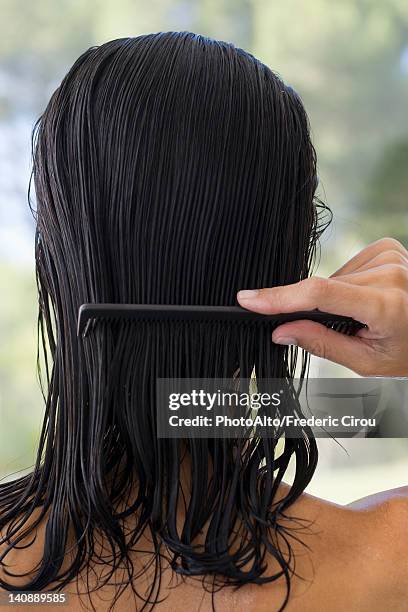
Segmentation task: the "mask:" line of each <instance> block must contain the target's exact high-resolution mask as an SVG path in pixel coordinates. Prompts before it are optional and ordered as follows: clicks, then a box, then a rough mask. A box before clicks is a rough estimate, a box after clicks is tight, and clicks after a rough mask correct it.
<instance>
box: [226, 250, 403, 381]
mask: <svg viewBox="0 0 408 612" xmlns="http://www.w3.org/2000/svg"><path fill="white" fill-rule="evenodd" d="M238 301H239V303H240V305H241V306H242V307H243V308H247V309H248V310H253V311H254V312H259V313H264V314H277V313H280V312H282V313H286V312H295V311H297V310H313V309H314V308H318V309H319V310H322V311H326V312H331V313H333V314H339V315H345V316H349V317H353V318H354V319H357V320H358V321H361V322H362V323H365V324H366V325H367V328H365V329H361V330H360V331H359V332H358V333H357V334H356V336H346V335H344V334H340V333H338V332H336V331H333V330H332V329H328V328H326V327H325V326H324V325H321V324H320V323H316V322H314V321H294V322H291V323H285V324H283V325H280V326H279V327H277V328H276V329H275V331H274V332H273V334H272V340H273V342H275V343H276V344H286V345H291V344H292V345H298V346H300V347H302V348H304V349H305V350H306V351H308V352H309V353H311V354H312V355H317V356H318V357H324V358H325V359H329V360H330V361H334V362H335V363H339V364H341V365H344V366H346V367H348V368H350V369H351V370H354V371H355V372H356V373H357V374H361V375H363V376H408V251H407V250H406V249H405V248H404V247H403V246H402V244H400V243H399V242H398V241H397V240H394V239H393V238H383V239H381V240H378V241H376V242H374V243H372V244H370V245H369V246H367V247H366V248H365V249H363V250H362V251H360V253H358V254H357V255H355V257H353V258H352V259H350V261H348V262H347V263H345V264H344V266H342V267H341V268H340V269H339V270H337V272H335V273H334V274H332V275H331V276H330V277H329V278H320V277H317V276H315V277H313V276H312V277H310V278H308V279H306V280H303V281H300V282H298V283H295V284H293V285H285V286H279V287H273V288H271V289H259V290H254V291H240V292H239V293H238Z"/></svg>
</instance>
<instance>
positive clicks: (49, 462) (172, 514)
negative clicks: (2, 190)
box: [0, 32, 407, 610]
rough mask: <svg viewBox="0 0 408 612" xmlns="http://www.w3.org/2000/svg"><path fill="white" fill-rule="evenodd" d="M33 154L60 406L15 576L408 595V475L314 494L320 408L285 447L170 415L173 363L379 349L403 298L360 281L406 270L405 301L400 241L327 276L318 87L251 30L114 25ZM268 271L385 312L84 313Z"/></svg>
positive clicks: (169, 597) (289, 599) (332, 601)
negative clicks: (309, 315) (80, 327)
mask: <svg viewBox="0 0 408 612" xmlns="http://www.w3.org/2000/svg"><path fill="white" fill-rule="evenodd" d="M33 174H34V184H35V190H36V197H37V209H36V212H35V217H36V223H37V232H36V264H37V268H36V269H37V280H38V289H39V337H40V339H41V344H42V349H43V356H44V358H45V363H46V381H44V383H45V384H44V398H45V401H46V412H45V418H44V425H43V429H42V433H41V438H40V443H39V449H38V458H37V462H36V465H35V467H34V469H33V471H32V472H31V473H30V474H29V475H27V476H24V477H21V478H19V479H16V480H13V481H11V482H9V483H6V484H3V485H1V489H0V512H1V515H0V528H1V530H2V535H3V540H2V562H3V569H2V572H1V576H0V578H1V582H0V585H1V587H2V589H3V590H5V591H8V592H11V591H12V590H13V589H14V590H29V591H35V592H38V591H40V592H44V591H47V590H50V589H54V590H55V589H57V590H58V589H59V591H62V592H64V593H69V594H70V603H69V605H70V607H71V608H72V609H80V605H81V601H83V604H84V606H85V608H90V607H92V606H94V608H95V609H97V610H105V609H110V608H111V607H113V606H114V607H115V609H118V610H129V609H142V608H149V609H150V608H152V607H155V606H157V607H159V608H160V609H162V610H178V609H180V608H181V607H187V608H188V609H191V610H195V609H197V610H198V609H201V610H206V609H211V608H212V607H214V606H215V607H216V608H218V609H221V610H229V609H232V608H234V609H253V610H271V609H273V610H282V609H283V608H284V607H287V609H288V610H296V609H299V606H300V607H301V609H310V610H316V609H326V607H327V606H329V605H330V606H331V607H333V608H334V609H339V610H340V609H341V610H344V609H356V610H357V609H358V610H362V609H365V608H367V609H368V608H370V609H371V610H372V609H381V610H382V609H383V608H384V605H385V602H386V601H390V598H391V597H392V598H393V599H392V602H393V605H394V609H403V608H402V606H403V605H405V603H404V602H405V595H406V592H405V587H404V588H403V587H401V585H402V584H404V580H405V578H406V568H405V569H404V567H403V565H402V564H401V562H400V559H399V556H398V555H399V554H400V552H402V551H403V550H404V544H405V542H404V535H403V530H401V527H400V525H401V520H402V519H403V517H404V513H406V512H407V511H406V505H405V497H404V492H396V493H395V494H391V496H386V497H385V498H384V500H385V501H383V500H380V501H378V500H377V499H375V500H372V501H371V502H370V501H367V502H364V503H363V505H361V504H359V505H357V506H355V507H353V508H341V507H338V506H335V505H332V504H329V503H327V502H323V501H320V500H317V499H314V498H312V497H310V496H307V495H305V494H304V493H303V491H304V489H305V488H306V486H307V485H308V483H309V482H310V479H311V478H312V476H313V473H314V470H315V466H316V462H317V447H316V443H315V440H314V438H313V435H312V433H311V431H310V430H308V429H305V430H304V431H303V432H302V435H301V436H300V437H299V438H298V439H291V438H287V439H286V441H285V444H284V449H283V452H282V449H281V447H280V444H279V440H278V439H277V438H274V437H270V438H265V439H250V440H244V441H242V440H236V439H234V440H208V439H190V438H189V439H183V440H177V439H176V440H167V439H159V438H158V437H157V436H156V408H157V407H156V400H155V394H154V386H155V382H156V379H157V378H158V377H174V378H183V377H195V376H196V377H198V376H200V377H204V376H205V377H207V378H211V377H229V376H233V375H235V376H237V373H238V374H239V376H241V377H244V378H245V377H248V376H250V375H251V373H252V372H253V371H255V373H256V376H257V377H259V378H260V379H262V377H265V378H273V377H286V378H289V379H290V378H292V377H293V376H294V373H295V367H296V360H297V348H296V347H292V348H290V349H287V348H286V346H284V345H285V344H296V343H297V344H299V345H302V342H303V344H305V345H306V344H307V338H310V337H312V339H313V338H314V337H315V338H317V339H318V341H319V343H318V347H317V348H316V346H314V345H313V346H312V345H311V344H310V341H309V345H307V348H309V349H310V350H312V352H313V350H314V352H316V351H318V350H319V347H321V346H323V344H322V342H325V341H326V340H325V339H327V338H328V339H329V344H330V345H331V340H332V341H333V342H338V343H342V344H338V346H339V348H340V352H342V354H343V353H344V351H345V350H346V349H347V350H348V351H349V353H350V351H351V348H350V347H351V346H353V350H355V347H356V346H358V347H359V350H361V345H362V344H364V346H365V347H366V348H367V346H370V342H371V344H373V342H374V344H375V346H374V349H373V350H374V352H375V351H376V350H377V349H378V347H379V346H380V342H379V340H378V337H376V336H374V337H373V336H371V337H370V335H369V333H371V334H372V333H373V330H374V332H375V333H377V336H378V334H379V333H380V332H379V329H380V328H379V326H378V325H379V324H377V322H378V321H380V322H381V321H382V322H383V328H384V329H385V327H384V326H385V324H388V321H389V316H388V314H386V313H385V311H384V312H382V318H381V317H380V318H379V316H378V312H376V313H374V314H370V312H371V311H370V308H372V306H371V305H368V304H366V305H365V308H364V309H362V308H361V305H360V308H359V312H358V313H357V312H356V313H354V312H351V311H352V310H353V308H354V306H353V305H352V304H351V302H352V300H351V302H350V299H349V298H350V295H351V294H350V293H349V292H350V291H351V290H354V291H356V290H357V287H358V288H359V289H361V288H362V286H363V289H364V290H367V287H365V288H364V286H365V285H367V284H368V285H370V287H369V290H370V291H374V288H375V287H376V283H377V285H378V286H380V287H381V282H380V281H381V279H382V283H383V285H382V286H387V287H388V286H389V283H390V282H392V283H394V289H393V291H394V293H392V297H393V299H394V294H395V295H396V292H397V291H398V296H399V298H401V299H400V302H399V308H400V310H399V312H400V313H402V311H403V308H406V305H405V303H404V304H403V301H402V297H401V296H402V295H403V291H404V288H405V291H406V285H404V282H405V281H404V279H405V277H404V278H403V275H402V273H401V274H399V275H398V277H397V276H396V275H394V276H392V280H391V281H390V280H389V276H387V275H386V274H384V269H383V270H382V276H381V274H380V273H379V271H378V268H383V264H384V265H385V266H386V267H387V266H391V268H392V270H394V269H396V268H398V270H401V269H406V265H407V261H406V259H407V253H406V251H405V250H404V249H403V247H402V246H401V245H399V244H397V243H395V242H392V241H391V243H390V242H386V243H384V242H381V243H379V244H377V246H375V245H374V246H372V247H369V249H370V248H371V250H367V251H365V252H364V253H363V254H362V255H360V256H359V257H360V259H358V258H357V260H352V261H351V262H350V263H349V264H348V266H346V268H345V269H344V270H342V271H340V275H341V277H339V279H337V280H332V281H330V282H334V283H337V284H338V286H337V291H338V295H339V296H340V294H342V292H343V293H344V300H343V299H340V301H339V303H338V304H337V302H336V300H333V297H332V294H331V293H330V291H331V289H330V290H328V288H327V287H328V285H327V284H326V283H324V282H322V281H316V280H314V281H313V283H314V284H313V285H312V290H311V291H309V292H308V287H309V285H308V284H307V283H309V284H310V280H308V279H307V277H308V275H309V274H310V268H311V265H312V262H313V256H314V253H315V249H316V245H317V240H318V236H319V234H320V232H321V231H322V230H323V228H324V225H325V223H324V220H323V221H322V217H321V215H320V214H319V211H320V212H322V211H324V206H323V205H322V204H321V203H320V202H319V201H318V200H317V198H316V197H315V188H316V184H317V180H316V177H317V173H316V156H315V151H314V148H313V145H312V143H311V141H310V136H309V128H308V121H307V117H306V114H305V111H304V109H303V106H302V103H301V100H300V98H299V96H298V95H297V94H296V92H295V91H294V90H293V89H291V88H290V87H288V86H287V85H285V84H284V83H283V81H282V80H281V79H280V78H279V77H278V76H277V75H275V74H274V73H273V72H271V71H270V70H269V69H268V68H267V67H266V66H264V65H263V64H261V63H260V62H259V61H258V60H256V59H255V58H254V57H253V56H251V55H250V54H248V53H246V52H244V51H242V50H241V49H237V48H235V47H234V46H233V45H231V44H227V43H224V42H221V41H215V40H211V39H208V38H205V37H202V36H198V35H195V34H191V33H189V32H178V33H159V34H154V35H147V36H140V37H138V38H133V39H121V40H116V41H112V42H110V43H106V44H104V45H101V46H100V47H94V48H91V49H89V50H88V51H87V52H85V53H84V54H83V55H82V56H81V57H80V58H79V59H78V60H77V62H76V63H75V64H74V66H73V67H72V68H71V70H70V71H69V73H68V74H67V76H66V77H65V78H64V80H63V82H62V83H61V85H60V87H59V88H58V89H57V91H56V92H55V93H54V94H53V96H52V98H51V100H50V102H49V104H48V106H47V109H46V111H45V112H44V114H43V116H42V117H41V119H40V121H39V124H38V126H37V130H36V138H35V141H34V169H33ZM390 244H391V246H392V248H391V249H390V248H389V246H390ZM384 254H385V255H384ZM397 257H398V263H395V259H396V258H397ZM376 258H377V259H376ZM378 258H380V260H381V261H379V260H378ZM381 258H383V259H384V258H386V261H383V259H381ZM377 264H381V265H379V266H378V265H377ZM385 272H387V269H386V270H385ZM380 277H381V278H380ZM378 279H380V280H378ZM387 279H388V280H387ZM296 283H300V285H296ZM293 284H295V295H296V296H297V297H296V300H295V299H293V298H290V295H291V294H290V293H289V298H288V299H286V293H283V291H285V290H286V289H287V291H289V292H290V291H291V287H290V285H293ZM283 285H287V286H288V287H286V288H284V287H283ZM331 286H332V285H330V287H331ZM261 287H273V288H274V289H271V290H270V292H269V291H262V292H260V293H257V294H255V296H254V295H253V294H250V295H248V293H243V294H240V297H239V299H240V301H241V303H242V305H243V306H245V307H248V308H252V309H253V310H259V311H265V312H266V311H270V312H273V311H274V312H282V311H284V310H285V309H286V310H287V311H290V310H291V309H293V306H294V304H295V302H296V305H295V308H294V309H295V310H296V309H297V310H299V309H300V308H297V306H299V304H300V303H302V304H303V302H304V303H305V304H306V303H307V308H313V307H316V306H318V307H322V306H324V305H325V301H324V300H327V299H328V297H331V302H330V306H332V308H331V310H332V311H335V310H336V308H338V310H340V311H341V313H340V314H351V315H352V316H356V315H357V314H360V311H361V317H357V316H356V318H360V319H362V320H363V322H366V321H367V322H368V323H369V332H368V331H365V332H364V333H363V332H361V333H360V335H359V337H358V338H354V339H350V338H343V337H342V340H340V338H339V336H340V334H337V333H336V332H334V331H332V330H328V331H323V330H322V329H321V327H320V326H318V327H316V325H318V324H311V325H312V327H310V326H309V327H305V326H304V325H305V324H304V322H297V323H292V324H288V325H291V326H292V327H287V326H286V325H285V326H281V327H279V328H278V329H277V330H275V332H274V342H273V343H271V341H270V335H268V334H265V333H256V334H254V332H253V330H252V329H251V327H250V326H248V327H240V326H234V325H229V324H227V323H222V324H219V323H217V322H215V323H211V322H210V323H199V324H196V325H194V324H189V325H187V324H185V323H183V322H176V323H174V322H173V323H160V324H156V323H154V322H146V321H139V322H129V321H120V322H116V323H115V324H114V323H112V322H111V321H107V320H101V321H99V322H97V324H96V325H95V326H94V327H93V328H92V329H91V330H90V333H89V334H88V335H87V337H86V338H78V337H77V330H76V326H77V315H78V309H79V307H80V305H81V304H83V303H88V302H108V303H109V302H111V303H112V302H113V303H134V304H181V305H183V304H184V305H188V304H190V305H194V304H196V305H199V304H203V305H233V304H234V303H235V301H236V296H237V292H238V291H239V290H242V289H246V290H247V289H248V288H250V289H252V288H261ZM303 287H305V288H306V290H305V292H303V289H302V290H301V291H299V289H300V288H303ZM292 289H293V287H292ZM321 290H322V291H323V293H322V295H320V293H319V292H320V291H321ZM378 291H379V292H380V293H381V296H383V292H382V291H381V289H378ZM276 292H277V293H276ZM275 295H276V297H277V302H276V301H275ZM370 295H371V294H370ZM359 296H360V294H359ZM360 297H361V296H360ZM404 299H406V295H405V298H404ZM251 300H252V301H251ZM253 300H254V301H253ZM285 300H286V301H285ZM302 300H303V302H302ZM381 300H383V297H381ZM376 303H377V302H376ZM277 304H278V306H279V308H278V309H277V310H276V308H277ZM353 304H354V302H353ZM381 304H382V302H381ZM352 306H353V307H352ZM356 308H357V306H356ZM274 309H275V310H274ZM322 309H323V308H322ZM343 310H344V312H343ZM383 310H384V309H383ZM388 310H389V309H388ZM388 310H387V313H388ZM349 311H350V312H349ZM405 314H406V312H405ZM363 315H364V316H363ZM302 325H303V327H302ZM380 327H381V326H380ZM387 329H388V328H387ZM389 329H391V323H390V324H389ZM406 329H407V325H406V323H405V327H404V326H403V325H402V326H400V332H399V336H400V337H401V336H402V335H403V333H404V334H406ZM282 330H283V332H284V333H283V332H282ZM401 330H403V333H402V331H401ZM380 331H381V329H380ZM387 333H388V332H387ZM387 333H385V332H383V335H385V336H386V340H385V342H387V341H389V336H390V334H388V335H387ZM282 334H283V335H282ZM311 334H312V336H311ZM322 334H326V335H324V336H323V335H322ZM332 334H335V336H333V335H332ZM364 334H365V335H364ZM367 334H368V335H367ZM282 338H283V339H284V341H283V342H282ZM291 339H292V340H291ZM295 339H296V342H295V341H294V340H295ZM392 339H393V341H394V340H395V342H397V343H398V342H400V340H399V337H398V335H397V334H396V333H394V334H393V336H392ZM397 339H398V340H397ZM279 340H281V342H279ZM345 342H349V343H354V344H353V345H351V344H348V345H347V346H346V344H345ZM355 343H357V345H356V344H355ZM347 347H348V348H347ZM376 347H377V348H376ZM403 350H405V351H406V348H405V349H403V348H401V353H402V351H403ZM391 352H392V351H391ZM377 354H378V350H377ZM329 356H330V357H331V358H335V356H333V355H329ZM405 356H406V354H405ZM373 359H374V358H373ZM339 360H340V358H339ZM349 361H350V365H353V362H352V360H351V358H350V360H349ZM377 361H378V363H379V362H380V360H378V359H377ZM394 365H395V364H394ZM303 366H304V367H303V368H302V373H303V375H304V373H305V367H306V361H304V363H303ZM356 369H357V368H356ZM374 369H375V368H374ZM403 369H404V365H403V360H401V364H400V366H399V367H398V368H397V367H395V370H396V372H395V373H400V371H402V370H403ZM397 370H398V372H397ZM388 373H389V372H388ZM405 373H406V372H405ZM292 458H294V459H295V461H296V473H295V478H294V482H293V485H292V486H287V485H285V484H284V483H283V482H282V479H283V476H284V474H285V471H286V468H287V465H288V463H289V461H290V459H292ZM390 500H392V501H390ZM395 500H396V501H395ZM361 508H363V510H361ZM384 525H386V526H387V528H386V529H384ZM390 542H391V543H392V544H393V545H394V548H392V549H390V548H389V544H390ZM22 546H24V549H23V550H21V547H22ZM390 563H392V564H393V567H394V571H393V573H392V576H391V577H390V576H389V575H387V577H386V578H385V576H384V575H385V571H386V568H388V566H389V564H390ZM362 567H364V572H361V573H362V574H363V575H360V576H358V577H357V570H358V569H359V570H361V568H362ZM404 571H405V573H404ZM9 572H11V574H10V573H9ZM357 578H358V579H357ZM231 586H232V587H240V588H239V589H238V590H237V589H232V588H229V587H231ZM175 587H176V588H175ZM77 590H78V592H79V594H76V592H77Z"/></svg>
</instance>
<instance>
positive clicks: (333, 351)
mask: <svg viewBox="0 0 408 612" xmlns="http://www.w3.org/2000/svg"><path fill="white" fill-rule="evenodd" d="M272 341H273V342H275V344H285V345H291V344H292V345H293V344H295V345H297V346H300V347H301V348H303V349H305V350H306V351H308V352H309V353H311V354H312V355H316V356H317V357H322V358H324V359H329V360H330V361H333V362H334V363H338V364H340V365H343V366H346V367H348V368H350V369H351V370H353V371H354V372H356V373H357V374H361V375H364V374H365V373H366V372H370V371H371V370H372V362H373V361H374V355H373V349H372V348H371V347H370V345H369V344H367V342H366V341H365V340H364V339H363V338H358V337H356V336H353V337H351V336H345V335H343V334H339V333H338V332H335V331H333V330H332V329H328V328H327V327H325V326H324V325H320V324H319V323H316V322H314V321H294V322H292V323H285V324H283V325H280V326H279V327H277V328H276V329H275V331H274V332H273V334H272Z"/></svg>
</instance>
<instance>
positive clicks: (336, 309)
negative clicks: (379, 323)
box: [237, 276, 385, 325]
mask: <svg viewBox="0 0 408 612" xmlns="http://www.w3.org/2000/svg"><path fill="white" fill-rule="evenodd" d="M237 298H238V302H239V303H240V305H241V306H242V307H243V308H248V309H249V310H253V311H254V312H259V313H263V314H278V313H286V312H296V311H299V310H314V309H315V308H318V309H319V310H321V311H325V312H330V313H333V314H339V315H345V316H349V317H353V318H354V319H357V320H359V321H361V322H362V323H366V324H367V325H370V322H371V321H376V320H378V319H379V318H381V317H382V316H383V314H384V313H383V311H384V307H385V303H384V299H385V298H384V292H383V291H382V290H381V289H378V288H376V287H366V286H364V287H362V286H359V285H354V284H351V283H347V282H342V281H340V280H336V279H331V278H320V277H317V276H312V277H310V278H307V279H305V280H303V281H300V282H299V283H295V284H293V285H283V286H279V287H272V288H270V289H259V290H255V291H240V292H239V293H238V295H237Z"/></svg>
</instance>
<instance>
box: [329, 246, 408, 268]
mask: <svg viewBox="0 0 408 612" xmlns="http://www.w3.org/2000/svg"><path fill="white" fill-rule="evenodd" d="M389 252H393V253H394V254H395V253H396V254H398V255H400V256H402V257H404V258H406V259H407V260H408V251H407V249H406V248H405V247H404V246H403V245H402V244H401V243H400V242H398V240H395V238H381V240H376V241H375V242H373V243H371V244H369V245H368V246H367V247H365V248H364V249H362V250H361V251H360V252H359V253H357V255H355V256H354V257H352V258H351V259H350V260H349V261H347V262H346V263H345V264H344V265H343V266H341V267H340V268H339V269H338V270H336V272H334V273H333V274H332V277H336V276H342V275H344V274H349V273H350V272H354V271H356V270H358V269H360V268H361V267H362V266H366V265H368V264H369V263H370V261H372V260H373V259H374V258H375V257H377V256H379V255H382V254H387V253H389ZM391 257H392V256H391ZM383 263H395V262H394V261H391V262H387V261H384V262H383Z"/></svg>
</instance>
